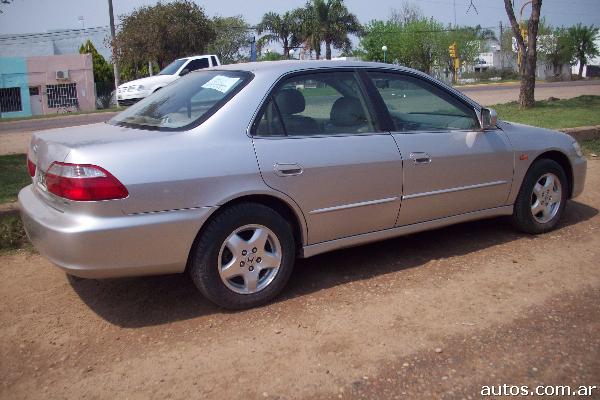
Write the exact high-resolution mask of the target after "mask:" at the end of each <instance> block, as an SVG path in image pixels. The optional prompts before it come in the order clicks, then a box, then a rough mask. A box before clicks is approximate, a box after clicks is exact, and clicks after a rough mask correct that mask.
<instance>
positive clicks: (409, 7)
mask: <svg viewBox="0 0 600 400" xmlns="http://www.w3.org/2000/svg"><path fill="white" fill-rule="evenodd" d="M421 18H423V10H421V7H419V6H418V5H417V4H414V3H411V2H410V1H407V0H403V1H402V2H401V3H400V7H398V8H392V9H391V10H390V21H391V22H393V23H395V24H397V25H403V24H406V23H408V22H411V21H415V20H418V19H421Z"/></svg>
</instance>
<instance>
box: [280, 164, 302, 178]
mask: <svg viewBox="0 0 600 400" xmlns="http://www.w3.org/2000/svg"><path fill="white" fill-rule="evenodd" d="M273 169H274V170H275V174H277V175H279V176H295V175H300V174H301V173H302V172H304V171H303V169H302V167H301V166H300V165H299V164H295V163H276V164H275V165H273Z"/></svg>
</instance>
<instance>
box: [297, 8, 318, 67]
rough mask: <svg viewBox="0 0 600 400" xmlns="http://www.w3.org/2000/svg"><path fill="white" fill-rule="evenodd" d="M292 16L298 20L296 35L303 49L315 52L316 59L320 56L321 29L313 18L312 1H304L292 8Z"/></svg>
mask: <svg viewBox="0 0 600 400" xmlns="http://www.w3.org/2000/svg"><path fill="white" fill-rule="evenodd" d="M293 13H294V17H295V19H296V21H298V26H299V31H298V36H299V39H300V41H301V42H302V44H303V47H304V49H306V50H308V51H309V53H310V54H312V52H313V51H314V52H315V56H316V58H317V60H319V59H320V58H321V43H322V42H323V40H322V39H321V30H320V27H319V21H318V19H317V18H315V10H314V8H313V5H312V3H310V2H309V3H306V5H305V6H304V7H302V8H298V9H296V10H294V12H293Z"/></svg>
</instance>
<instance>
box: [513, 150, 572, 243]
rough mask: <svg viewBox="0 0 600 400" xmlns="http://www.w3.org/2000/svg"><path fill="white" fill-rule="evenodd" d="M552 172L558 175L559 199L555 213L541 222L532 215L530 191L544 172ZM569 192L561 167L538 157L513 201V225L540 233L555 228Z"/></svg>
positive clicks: (524, 230) (532, 232)
mask: <svg viewBox="0 0 600 400" xmlns="http://www.w3.org/2000/svg"><path fill="white" fill-rule="evenodd" d="M548 173H551V174H554V175H555V176H556V177H558V180H559V181H560V185H561V199H560V204H559V207H558V211H557V212H556V214H555V215H554V216H553V217H552V219H550V220H549V221H547V222H544V223H541V222H539V221H538V220H536V218H535V217H534V215H533V212H532V209H531V206H532V193H533V188H534V186H535V184H536V183H537V182H538V180H540V179H541V178H542V177H543V176H544V175H545V174H548ZM568 192H569V183H568V180H567V175H566V174H565V171H564V170H563V168H562V167H561V166H560V165H559V164H558V163H557V162H556V161H553V160H549V159H540V160H538V161H535V162H534V164H533V165H532V166H531V167H530V168H529V171H527V174H526V175H525V179H524V180H523V184H522V185H521V189H520V191H519V194H518V196H517V199H516V201H515V207H514V210H513V215H512V222H513V225H514V226H515V227H516V228H517V229H518V230H520V231H522V232H525V233H530V234H534V235H537V234H540V233H544V232H548V231H551V230H553V229H554V228H556V225H557V224H558V221H559V220H560V218H561V216H562V213H563V211H564V209H565V205H566V203H567V193H568Z"/></svg>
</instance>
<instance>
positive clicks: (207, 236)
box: [190, 203, 295, 309]
mask: <svg viewBox="0 0 600 400" xmlns="http://www.w3.org/2000/svg"><path fill="white" fill-rule="evenodd" d="M294 259H295V245H294V237H293V234H292V230H291V227H290V224H289V223H288V222H287V221H286V220H285V219H284V218H283V217H281V215H279V214H278V213H277V212H276V211H274V210H273V209H271V208H269V207H266V206H264V205H262V204H253V203H247V204H238V205H234V206H232V207H229V208H227V209H225V210H223V211H222V212H221V213H220V214H219V215H217V216H216V217H215V218H214V219H213V220H212V221H210V222H209V223H208V225H207V226H206V228H205V230H204V232H203V233H202V235H201V236H200V238H199V241H198V243H197V245H196V246H195V250H194V254H193V259H192V264H191V267H190V274H191V277H192V280H193V281H194V283H195V284H196V286H197V287H198V289H199V290H200V291H201V292H202V294H203V295H204V296H205V297H207V298H208V299H209V300H211V301H213V302H214V303H216V304H218V305H220V306H221V307H224V308H228V309H244V308H250V307H255V306H258V305H261V304H264V303H266V302H268V301H269V300H271V299H272V298H274V297H275V296H277V294H279V292H281V290H282V289H283V287H284V286H285V284H286V283H287V281H288V280H289V277H290V275H291V272H292V269H293V266H294Z"/></svg>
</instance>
